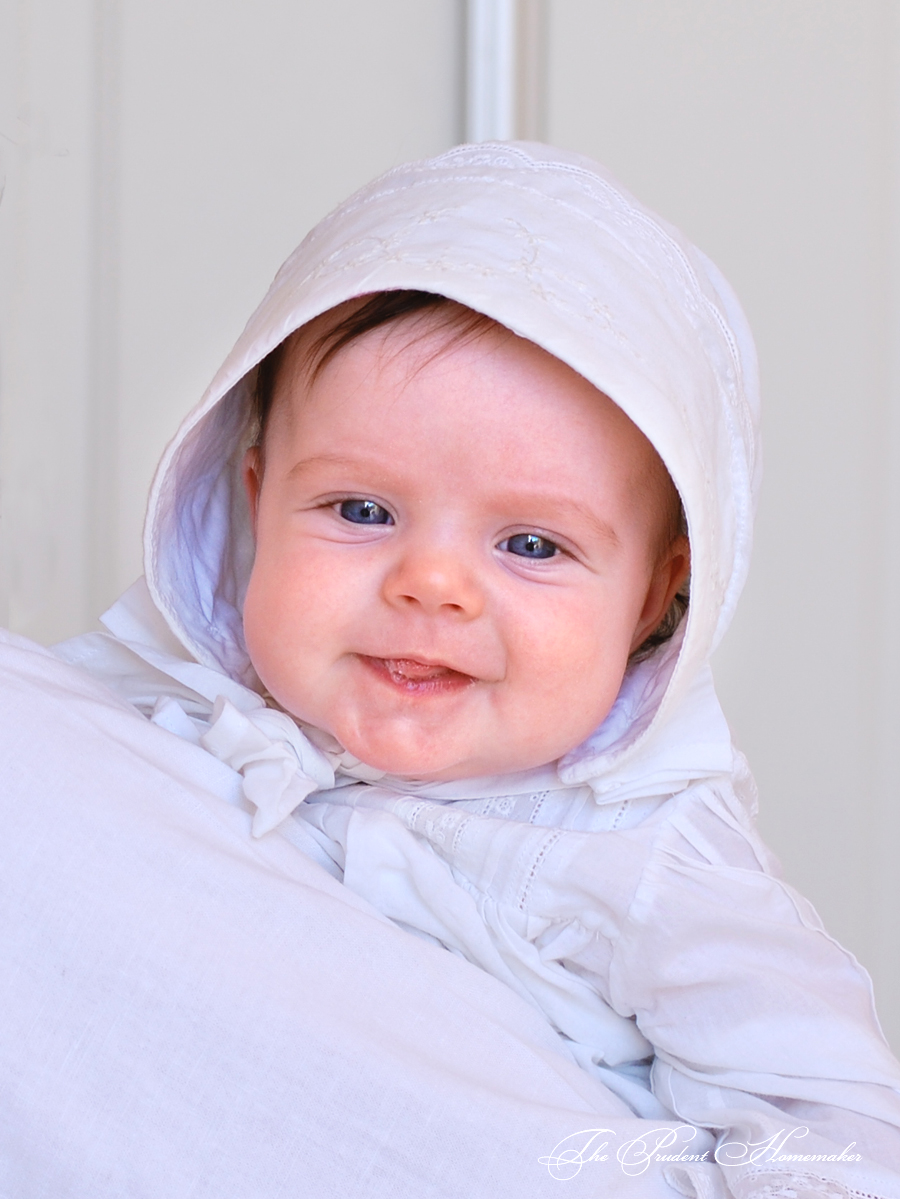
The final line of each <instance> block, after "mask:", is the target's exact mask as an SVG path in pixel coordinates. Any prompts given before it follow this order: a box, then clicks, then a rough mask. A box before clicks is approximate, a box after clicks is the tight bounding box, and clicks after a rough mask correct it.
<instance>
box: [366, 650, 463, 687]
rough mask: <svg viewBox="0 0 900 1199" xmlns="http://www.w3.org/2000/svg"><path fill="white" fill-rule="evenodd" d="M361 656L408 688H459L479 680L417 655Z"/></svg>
mask: <svg viewBox="0 0 900 1199" xmlns="http://www.w3.org/2000/svg"><path fill="white" fill-rule="evenodd" d="M360 657H361V659H362V661H363V662H365V663H366V665H367V666H369V667H371V668H372V669H373V670H375V671H376V672H377V673H378V674H380V675H381V676H382V677H384V676H387V677H388V678H389V679H390V681H391V682H392V683H393V684H394V685H395V686H396V687H402V688H403V689H404V690H406V691H413V692H423V691H456V690H458V689H459V688H461V687H466V686H468V685H469V683H473V682H474V681H475V680H474V679H473V678H472V676H471V675H468V674H463V673H462V672H461V671H459V670H454V669H453V668H452V667H451V666H444V665H442V664H441V663H437V662H420V661H419V660H418V659H416V658H370V657H368V656H367V655H362V654H361V655H360Z"/></svg>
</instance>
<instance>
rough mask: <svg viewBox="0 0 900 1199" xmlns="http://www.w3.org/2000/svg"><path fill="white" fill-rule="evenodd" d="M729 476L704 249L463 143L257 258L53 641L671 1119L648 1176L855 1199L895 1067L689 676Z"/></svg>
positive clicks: (718, 288)
mask: <svg viewBox="0 0 900 1199" xmlns="http://www.w3.org/2000/svg"><path fill="white" fill-rule="evenodd" d="M758 486H759V447H758V397H757V378H756V365H755V356H754V351H753V343H752V339H751V337H750V333H749V330H748V328H747V325H746V321H745V319H744V317H743V314H742V312H741V310H740V307H739V305H738V303H737V301H736V299H735V298H734V296H733V294H732V292H731V290H730V289H729V287H728V285H727V284H726V283H725V281H724V280H723V279H722V277H721V275H720V274H719V273H718V271H717V270H716V268H715V267H714V266H713V265H712V264H711V263H710V262H709V261H708V260H707V259H706V258H705V257H704V256H703V255H702V254H701V253H700V252H699V251H698V250H697V249H696V248H695V247H693V246H692V245H691V244H690V243H689V242H688V241H687V240H686V239H685V238H683V237H682V236H681V234H679V233H678V232H677V231H676V230H674V229H672V228H671V227H670V226H668V225H667V224H666V223H665V222H664V221H662V220H660V219H659V218H658V217H656V216H655V215H654V214H653V213H651V212H649V211H648V210H647V209H646V208H644V207H643V206H642V205H641V204H639V203H638V202H637V201H636V200H635V199H634V198H633V197H632V196H630V195H629V194H628V193H627V192H626V191H625V190H624V189H623V188H622V187H621V186H620V185H619V184H617V183H616V181H615V180H614V179H612V178H611V177H610V176H609V175H608V174H607V173H606V172H605V171H604V170H603V169H602V168H601V167H598V166H597V165H596V164H595V163H592V162H590V161H588V160H587V159H583V158H580V157H578V156H577V155H572V154H567V153H563V152H560V151H556V150H553V149H551V148H549V147H546V146H537V145H515V144H513V145H503V144H498V145H487V146H476V147H458V148H457V149H455V150H453V151H450V152H449V153H448V154H446V155H443V156H441V157H440V158H437V159H433V160H430V161H428V162H423V163H413V164H410V165H407V166H404V167H400V168H397V170H395V171H393V172H390V173H389V174H388V175H386V176H384V177H383V178H381V179H379V180H376V181H375V182H374V183H373V184H371V185H370V186H369V187H367V188H365V189H363V191H362V192H360V193H358V194H357V195H356V196H353V197H351V198H350V200H348V201H347V202H346V203H345V204H344V205H342V206H341V207H340V208H339V209H337V210H336V211H335V212H334V213H333V214H332V215H331V216H330V217H328V218H326V220H325V221H323V222H322V223H321V224H320V225H319V226H318V227H317V228H316V229H315V230H313V232H312V233H311V234H310V235H309V237H308V238H307V239H306V241H304V243H303V244H302V245H301V246H300V248H299V249H298V250H297V251H296V253H295V254H294V255H292V257H291V258H290V259H289V260H288V261H287V263H285V265H284V266H283V267H282V269H281V271H280V272H279V274H278V276H277V277H276V279H275V281H274V283H273V285H272V288H271V290H270V292H269V294H268V295H267V296H266V298H265V299H264V301H263V303H262V305H261V306H260V308H259V309H258V311H257V312H256V314H255V315H254V316H253V317H252V318H251V321H250V323H249V324H248V326H247V328H246V330H245V331H244V333H243V335H242V337H241V339H240V341H239V342H238V344H237V346H236V347H235V349H234V351H233V352H232V354H231V355H230V356H229V358H228V360H227V361H226V363H225V365H224V366H223V368H222V370H221V371H220V373H219V375H218V376H217V377H216V379H215V380H214V382H213V384H212V386H211V387H210V389H209V391H208V392H207V394H206V396H205V397H204V399H203V401H202V403H201V404H200V406H199V407H198V408H197V410H196V411H195V412H193V413H192V414H191V415H190V417H189V418H188V419H187V421H186V422H185V424H184V425H183V427H182V429H181V430H180V432H179V433H178V435H177V437H176V438H175V440H174V441H173V443H172V445H171V446H170V447H169V449H168V450H167V452H166V456H165V458H164V459H163V462H162V465H161V467H160V470H159V473H158V475H157V479H156V482H155V483H154V488H153V492H152V494H151V498H150V507H149V512H148V518H147V526H146V535H145V536H146V540H145V549H146V554H145V565H146V579H145V580H142V581H141V582H140V583H138V584H136V585H135V587H133V588H132V589H131V590H130V591H129V592H128V593H126V595H125V596H124V597H123V598H122V599H121V600H120V601H119V603H118V604H117V605H116V606H115V607H113V608H112V609H111V610H110V612H108V613H107V614H106V616H105V617H104V623H105V624H106V626H107V628H108V630H109V632H108V633H106V634H92V635H89V636H87V637H85V638H80V639H77V640H76V641H74V642H70V643H68V644H67V645H65V646H63V647H60V650H59V652H60V653H61V654H62V655H63V656H65V657H66V658H67V659H68V660H69V661H71V662H75V663H78V664H80V665H82V666H83V667H85V668H87V669H90V670H92V671H93V672H94V673H96V674H98V675H100V677H102V678H104V679H105V680H106V681H107V682H108V683H109V684H110V685H111V686H112V687H114V688H115V689H116V690H117V691H118V692H119V693H120V695H123V696H124V697H125V698H126V699H128V700H129V701H130V702H131V703H133V704H135V705H136V706H137V707H138V708H139V709H140V710H141V711H142V712H144V713H145V715H146V716H147V717H148V718H149V719H151V720H152V721H154V722H155V723H156V724H157V725H159V726H160V727H161V728H163V729H165V730H168V732H169V733H171V734H173V735H176V736H179V737H182V738H185V739H187V740H189V741H193V742H194V743H195V744H196V745H197V746H198V747H200V749H199V750H198V753H199V752H200V751H201V750H202V751H206V753H207V754H208V755H212V756H213V757H214V758H216V759H218V761H217V762H216V763H215V766H216V768H217V769H218V770H220V771H221V766H220V763H224V764H225V766H226V767H228V768H229V770H230V771H232V772H234V773H233V774H232V775H230V776H229V777H230V778H232V779H233V780H234V781H235V786H236V787H237V788H238V793H239V796H240V798H239V800H238V801H236V802H239V804H240V806H241V807H242V808H243V810H244V812H245V813H246V835H247V837H248V838H249V837H250V836H251V835H254V836H264V837H276V838H284V839H286V841H287V842H289V843H290V845H292V846H293V847H294V849H293V850H291V852H294V851H296V852H300V853H303V854H305V855H307V856H308V857H309V858H311V859H312V860H313V861H314V862H316V863H318V864H319V866H321V868H322V869H323V870H325V871H327V872H328V873H330V874H331V875H332V876H333V877H334V878H335V879H337V880H338V881H339V882H340V883H341V884H342V885H343V886H345V887H346V888H348V889H349V890H351V891H353V892H355V893H356V895H358V896H360V897H361V898H362V899H363V900H364V901H366V902H367V903H368V904H370V905H371V906H372V908H374V909H376V910H377V911H378V912H379V913H381V915H382V916H384V917H386V918H388V919H389V920H391V921H394V922H395V923H396V925H397V926H399V928H401V929H403V930H405V931H406V932H408V933H410V934H411V935H415V936H417V937H419V938H421V939H423V940H424V941H425V942H428V944H427V945H424V946H422V947H421V949H422V952H423V953H433V952H445V951H447V950H449V951H451V952H453V953H455V954H457V955H458V956H460V957H461V958H464V959H466V960H467V962H469V963H471V969H472V970H473V971H474V970H476V969H477V970H480V971H484V972H487V973H488V974H490V975H492V976H493V977H494V978H495V979H496V980H497V982H498V985H502V986H504V987H506V988H508V989H509V990H511V991H513V992H515V993H516V994H517V995H518V996H520V997H521V1000H522V1002H523V1003H526V1004H528V1005H531V1007H532V1008H537V1009H538V1011H539V1012H540V1013H541V1014H542V1017H543V1018H544V1019H545V1020H546V1022H547V1024H548V1025H549V1026H550V1027H551V1028H552V1029H553V1030H554V1031H555V1033H556V1034H558V1043H559V1048H560V1052H562V1053H564V1054H566V1055H567V1056H568V1057H569V1058H570V1059H574V1061H576V1062H577V1063H578V1064H579V1065H580V1066H581V1067H582V1068H583V1070H584V1071H585V1072H586V1074H587V1075H589V1076H590V1078H591V1079H592V1080H593V1084H595V1085H596V1087H597V1088H598V1090H597V1094H598V1095H599V1094H600V1092H601V1090H602V1093H603V1096H604V1097H605V1098H604V1102H605V1103H606V1104H607V1107H606V1109H604V1110H609V1111H610V1112H620V1113H622V1114H624V1115H627V1116H628V1117H629V1118H632V1119H633V1118H634V1117H635V1116H637V1117H640V1118H641V1119H644V1120H646V1121H648V1124H647V1128H648V1129H653V1128H657V1127H659V1125H660V1121H662V1122H668V1123H666V1127H669V1126H672V1127H677V1128H680V1129H681V1130H682V1132H683V1142H684V1144H683V1146H682V1147H686V1146H688V1145H690V1146H691V1147H692V1148H691V1150H690V1152H691V1153H693V1154H694V1156H695V1157H697V1158H700V1159H702V1160H698V1161H695V1162H693V1163H692V1164H689V1165H684V1166H683V1168H682V1173H681V1175H680V1177H681V1181H680V1182H679V1183H678V1187H679V1189H680V1191H681V1193H682V1194H685V1195H688V1194H693V1195H695V1196H700V1195H702V1196H719V1195H722V1194H725V1193H726V1192H727V1193H731V1194H733V1195H735V1196H738V1197H740V1199H751V1197H752V1196H760V1197H762V1196H768V1197H771V1196H775V1195H787V1194H790V1195H793V1196H798V1197H812V1196H823V1195H826V1194H827V1195H835V1196H837V1195H840V1196H842V1197H845V1199H846V1197H857V1196H867V1197H870V1199H890V1197H891V1196H897V1195H900V1165H898V1163H900V1067H898V1065H897V1062H896V1061H895V1059H894V1058H893V1057H892V1055H891V1053H890V1051H889V1049H888V1047H887V1045H886V1043H885V1041H884V1038H883V1037H882V1035H881V1032H880V1030H879V1028H878V1024H877V1021H876V1019H875V1016H874V1009H873V1006H872V997H871V988H870V984H869V981H868V979H867V977H866V975H865V973H864V972H863V971H862V970H861V968H860V967H859V965H858V964H857V963H856V962H855V960H854V959H853V958H852V956H851V955H850V954H848V953H847V952H846V951H844V950H843V949H842V948H841V947H840V946H839V945H837V944H836V943H835V942H834V941H833V940H832V939H831V938H830V937H829V936H828V935H827V934H826V933H825V931H824V930H823V929H822V926H821V923H820V922H819V920H818V917H817V916H816V914H815V912H814V911H813V910H812V908H811V907H810V905H809V904H808V903H807V902H806V901H805V900H804V899H803V898H802V897H801V896H799V895H797V894H796V892H794V891H793V890H792V889H791V888H790V887H789V886H788V885H787V884H786V883H785V882H784V881H783V880H782V879H781V877H780V874H779V870H778V867H777V864H776V863H775V861H774V859H773V858H772V856H771V854H770V853H769V852H768V851H767V850H766V848H765V846H764V845H763V844H762V843H761V841H760V839H759V837H758V835H757V833H756V831H755V824H754V819H755V811H756V793H755V788H754V786H753V782H752V778H751V776H750V773H749V770H748V768H747V764H746V762H745V761H744V759H743V757H742V755H741V754H740V753H739V752H738V751H737V750H736V748H735V747H734V745H733V744H732V739H731V734H730V731H729V728H728V725H727V723H726V721H725V718H724V716H723V714H722V712H721V709H720V707H719V704H718V700H717V698H716V694H715V690H714V687H713V683H712V675H711V672H710V668H709V663H708V660H709V657H710V654H711V653H712V651H713V649H714V648H715V646H716V645H717V644H718V642H719V641H720V639H721V637H722V635H723V633H724V631H725V629H726V628H727V626H728V623H729V621H730V619H731V616H732V614H733V611H734V607H735V604H736V602H737V599H738V596H739V594H740V591H741V588H742V585H743V582H744V579H745V577H746V573H747V567H748V561H749V552H750V540H751V529H752V519H753V510H754V505H755V499H756V495H757V492H758ZM688 577H690V603H689V605H688V601H687V585H688ZM279 844H280V842H279ZM289 848H290V847H289V846H288V847H286V849H289ZM347 971H348V975H347V985H348V987H350V988H352V987H353V978H354V975H353V963H352V962H348V964H347ZM360 1001H361V1002H364V1001H365V996H364V995H361V996H360ZM414 1015H415V1014H414V1013H410V1018H411V1019H412V1018H414ZM301 1017H302V1013H300V1012H298V1020H300V1019H301ZM593 1084H592V1085H593ZM610 1118H612V1117H610ZM786 1143H790V1146H791V1147H790V1149H785V1148H784V1146H785V1144H786ZM667 1177H668V1176H667ZM673 1185H674V1183H673Z"/></svg>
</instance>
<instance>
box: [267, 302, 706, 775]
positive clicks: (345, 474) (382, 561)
mask: <svg viewBox="0 0 900 1199" xmlns="http://www.w3.org/2000/svg"><path fill="white" fill-rule="evenodd" d="M660 472H663V478H665V477H666V476H665V474H664V468H663V467H662V464H661V463H660V461H659V459H658V457H657V456H656V454H655V451H654V450H653V449H652V447H651V446H650V444H649V442H648V441H647V440H646V438H645V437H644V436H643V434H642V433H640V431H639V430H638V429H637V428H636V426H635V425H633V424H632V422H631V421H630V420H629V419H628V418H627V417H626V416H625V415H624V414H623V413H622V411H621V410H620V409H619V408H618V407H616V405H615V404H614V403H612V401H611V400H609V399H607V398H606V397H605V396H604V395H602V394H601V393H600V392H599V391H597V389H596V388H594V387H593V386H592V385H591V384H590V383H588V382H587V381H586V380H585V379H583V378H582V377H581V376H580V375H578V374H576V373H575V372H574V371H572V370H571V369H570V368H569V367H567V366H565V365H564V364H563V363H561V362H560V361H559V360H558V359H556V358H553V357H552V356H551V355H550V354H547V353H546V352H544V351H543V350H541V349H539V348H538V347H537V346H535V345H533V344H532V343H530V342H527V341H524V340H522V339H521V338H518V337H515V336H513V335H512V334H510V333H508V332H507V331H506V330H501V329H496V330H493V329H492V330H489V331H488V332H487V333H484V334H483V335H481V336H479V337H477V338H474V339H468V340H464V341H462V342H456V343H453V342H452V341H449V339H448V335H447V333H446V331H441V330H439V329H437V328H433V329H431V331H430V332H426V333H424V334H422V333H421V326H420V325H417V326H416V330H415V333H414V334H413V332H412V331H411V328H410V324H409V322H408V321H407V322H404V321H400V322H397V323H395V324H393V325H389V326H387V327H385V328H381V329H376V330H373V331H371V332H369V333H367V334H365V335H364V336H363V337H362V338H360V339H359V340H357V341H355V342H353V343H352V344H350V345H349V346H347V347H346V348H344V349H342V350H341V351H339V352H338V353H337V354H336V356H335V357H334V358H332V359H331V360H330V361H329V362H328V363H327V365H326V366H325V367H324V368H323V369H322V371H321V372H320V373H319V374H318V375H317V376H316V377H315V379H314V380H313V381H312V382H310V380H309V374H308V371H307V370H306V368H305V363H304V360H303V358H302V344H301V345H300V346H299V347H298V346H294V348H292V349H291V350H289V351H288V353H287V357H286V360H285V362H284V364H283V366H282V368H281V372H280V374H279V378H278V384H277V388H276V397H275V405H274V408H273V411H272V415H271V418H270V421H269V426H268V429H267V432H266V437H265V442H264V451H263V454H262V455H261V454H260V451H259V450H256V449H254V450H251V451H249V453H248V456H247V460H246V463H245V481H246V486H247V492H248V496H249V500H250V505H251V510H252V514H253V520H254V527H255V533H256V560H255V564H254V567H253V572H252V576H251V579H250V584H249V590H248V593H247V597H246V603H245V608H244V629H245V636H246V642H247V647H248V650H249V653H250V656H251V659H252V661H253V664H254V666H255V668H256V670H257V673H258V674H259V676H260V678H261V679H262V681H263V683H264V684H265V686H266V687H267V688H268V690H269V691H270V692H271V694H272V695H273V697H274V698H275V699H276V700H277V701H278V702H279V703H280V704H281V705H282V706H283V707H284V708H285V709H286V710H287V711H288V712H290V713H291V714H292V715H294V716H295V717H297V718H298V719H299V720H301V721H303V722H305V723H308V724H311V725H314V726H316V727H318V728H320V729H324V730H325V731H327V732H328V733H330V734H331V735H332V736H334V737H335V738H336V739H337V740H338V741H339V742H340V743H341V745H343V746H344V747H345V748H346V749H348V750H349V751H350V752H351V753H352V754H354V755H355V756H356V757H358V758H359V759H361V760H362V761H364V762H365V763H367V764H368V765H370V766H373V767H375V768H377V769H380V770H384V771H387V772H389V773H391V774H395V775H399V776H402V777H406V778H411V779H420V780H429V781H440V780H449V779H459V778H467V777H473V776H476V775H491V774H501V773H509V772H514V771H519V770H524V769H527V768H530V767H533V766H538V765H541V764H544V763H547V762H551V761H554V760H555V759H557V758H559V757H560V756H561V755H562V754H564V753H565V752H566V751H567V750H569V749H572V748H573V747H574V746H576V745H577V744H579V742H581V741H582V740H583V739H584V738H585V737H586V736H588V734H589V733H591V732H592V731H593V730H594V729H595V728H596V727H597V726H598V725H599V724H600V723H601V722H602V720H603V719H604V717H605V716H606V715H607V713H608V712H609V710H610V708H611V706H612V704H613V702H614V700H615V698H616V695H617V693H618V690H619V687H620V684H621V682H622V678H623V675H624V672H625V668H626V665H627V661H628V657H629V654H630V653H631V652H632V651H633V650H634V649H635V648H636V647H637V646H638V645H640V643H641V642H642V641H643V640H644V638H645V637H646V636H647V635H648V634H649V633H650V632H652V631H653V629H655V628H656V626H657V625H658V623H659V621H660V620H661V619H662V616H663V615H664V613H665V612H666V610H667V608H668V606H669V604H670V602H671V600H672V599H673V597H674V594H675V592H676V591H677V589H678V587H679V585H680V584H681V582H682V580H683V578H684V575H685V573H686V570H687V545H686V543H685V542H684V539H683V538H679V539H678V540H677V541H676V542H675V543H674V544H673V545H672V546H670V547H669V548H668V549H666V550H665V551H664V552H663V553H662V554H660V544H659V543H660V525H661V520H662V515H661V508H662V503H661V500H660V488H659V487H658V486H655V485H654V480H658V479H659V476H660Z"/></svg>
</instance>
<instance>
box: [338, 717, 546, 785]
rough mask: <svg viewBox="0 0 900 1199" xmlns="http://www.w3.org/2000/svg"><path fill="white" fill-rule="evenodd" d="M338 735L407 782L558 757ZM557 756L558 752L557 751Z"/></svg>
mask: <svg viewBox="0 0 900 1199" xmlns="http://www.w3.org/2000/svg"><path fill="white" fill-rule="evenodd" d="M333 735H334V736H335V739H336V740H337V741H338V742H339V743H340V744H341V745H342V746H343V748H344V749H345V750H347V751H348V752H349V753H350V754H352V755H353V757H354V758H357V759H358V760H359V761H360V762H362V763H363V764H364V765H365V766H368V767H370V768H371V769H373V770H376V771H379V772H382V773H384V774H387V775H391V776H392V777H393V778H396V779H403V780H404V781H405V782H416V783H452V782H457V781H459V780H462V779H473V778H488V777H493V776H495V775H504V774H517V773H519V772H521V771H523V770H530V769H534V768H536V767H538V766H544V765H546V764H547V763H549V762H553V761H555V760H556V758H555V757H553V756H550V757H548V756H547V755H546V754H543V755H541V756H535V755H527V754H526V755H521V754H520V755H518V756H514V755H513V754H510V753H509V752H505V753H498V752H497V749H496V747H493V746H484V745H478V744H476V745H471V744H458V743H457V744H455V743H452V742H451V743H450V744H448V740H449V739H448V738H446V737H438V738H436V739H435V738H421V737H420V738H415V739H413V738H391V737H385V736H384V735H383V733H381V732H379V734H378V735H374V736H373V735H369V736H366V735H365V734H361V733H359V732H356V731H355V730H351V729H348V730H344V731H343V735H341V730H335V733H334V734H333ZM557 756H558V755H557Z"/></svg>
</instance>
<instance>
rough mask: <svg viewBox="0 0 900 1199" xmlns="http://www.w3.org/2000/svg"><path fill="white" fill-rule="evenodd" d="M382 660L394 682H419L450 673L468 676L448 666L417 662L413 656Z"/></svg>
mask: <svg viewBox="0 0 900 1199" xmlns="http://www.w3.org/2000/svg"><path fill="white" fill-rule="evenodd" d="M382 661H383V662H384V664H385V666H386V667H387V670H388V672H389V673H390V675H391V677H392V678H393V679H394V680H395V681H396V682H403V681H404V680H408V681H409V682H411V683H421V682H427V681H428V680H430V679H441V678H448V677H449V676H451V675H458V676H459V677H460V678H468V677H469V676H468V675H463V674H462V672H461V671H459V670H453V669H452V668H451V667H450V666H440V665H436V664H430V663H428V662H418V661H417V660H416V659H415V658H383V659H382Z"/></svg>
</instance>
